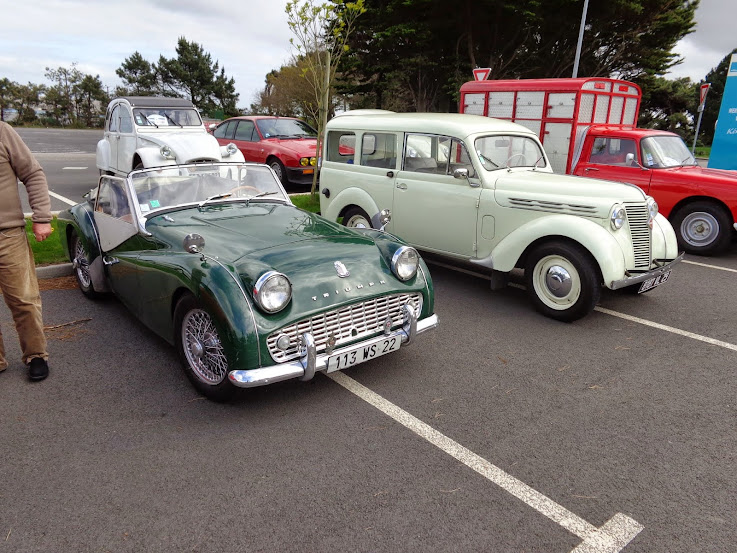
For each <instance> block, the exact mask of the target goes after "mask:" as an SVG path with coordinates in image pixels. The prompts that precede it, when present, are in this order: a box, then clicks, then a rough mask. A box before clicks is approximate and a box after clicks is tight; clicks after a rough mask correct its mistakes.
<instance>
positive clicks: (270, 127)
mask: <svg viewBox="0 0 737 553" xmlns="http://www.w3.org/2000/svg"><path fill="white" fill-rule="evenodd" d="M212 134H213V136H215V138H217V140H218V142H219V143H220V144H229V143H230V142H233V143H234V144H235V145H236V146H237V147H238V149H239V150H240V151H241V152H242V153H243V156H244V157H245V158H246V161H255V162H258V163H266V164H267V165H269V166H270V167H271V168H272V169H273V171H274V173H276V176H277V177H279V179H280V180H281V181H282V183H283V184H284V185H287V184H289V183H293V184H310V183H312V178H313V175H314V173H315V170H316V166H317V156H316V154H315V151H316V149H317V131H316V130H315V129H313V128H312V127H310V126H309V125H308V124H307V123H305V122H304V121H301V120H299V119H295V118H293V117H274V116H267V115H249V116H243V117H231V118H230V119H226V120H225V121H223V122H222V123H220V124H219V125H218V126H217V127H215V129H213V130H212Z"/></svg>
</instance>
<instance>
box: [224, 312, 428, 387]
mask: <svg viewBox="0 0 737 553" xmlns="http://www.w3.org/2000/svg"><path fill="white" fill-rule="evenodd" d="M405 308H406V310H407V311H406V312H405V315H406V316H405V321H406V322H405V323H404V324H403V325H402V328H398V329H396V330H394V331H392V332H390V333H389V334H382V335H381V336H378V337H375V338H371V339H369V340H364V341H363V342H358V343H355V344H351V345H350V346H346V347H344V348H341V349H336V350H335V351H333V352H332V353H330V354H326V353H325V354H320V355H317V353H316V350H315V349H316V348H315V340H314V339H313V337H312V335H311V334H310V333H309V332H306V333H304V334H303V335H302V342H303V349H304V354H303V355H302V357H301V358H299V359H296V360H294V361H289V362H288V363H282V364H280V365H272V366H271V367H263V368H260V369H251V370H247V371H230V372H229V373H228V378H229V379H230V382H231V384H233V385H235V386H238V387H239V388H255V387H256V386H265V385H266V384H273V383H274V382H280V381H282V380H289V379H290V378H299V379H301V380H310V379H312V377H314V376H315V373H316V372H317V371H324V370H326V369H327V366H328V358H330V357H332V356H334V355H340V354H341V353H344V352H345V351H347V350H351V349H353V348H355V347H357V346H370V345H371V344H374V343H376V342H380V341H382V340H384V339H386V338H390V337H392V336H399V337H400V338H401V340H402V344H403V345H408V344H411V343H412V341H413V340H414V339H415V336H417V335H418V334H420V333H422V332H425V331H427V330H432V329H433V328H435V327H436V326H438V316H437V315H430V316H429V317H425V318H424V319H422V320H421V321H418V320H417V313H415V311H414V309H412V308H411V307H409V306H405Z"/></svg>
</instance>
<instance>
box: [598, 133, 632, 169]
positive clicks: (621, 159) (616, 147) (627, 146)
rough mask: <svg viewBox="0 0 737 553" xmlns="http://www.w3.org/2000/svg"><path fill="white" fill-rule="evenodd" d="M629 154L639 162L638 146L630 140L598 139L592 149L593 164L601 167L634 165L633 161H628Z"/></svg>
mask: <svg viewBox="0 0 737 553" xmlns="http://www.w3.org/2000/svg"><path fill="white" fill-rule="evenodd" d="M627 154H632V155H633V156H634V158H632V159H633V160H634V161H637V153H636V145H635V141H634V140H630V139H628V138H604V137H597V138H596V139H595V140H594V145H593V147H592V148H591V158H590V161H591V163H598V164H600V165H619V166H625V165H634V162H633V161H630V162H628V161H627Z"/></svg>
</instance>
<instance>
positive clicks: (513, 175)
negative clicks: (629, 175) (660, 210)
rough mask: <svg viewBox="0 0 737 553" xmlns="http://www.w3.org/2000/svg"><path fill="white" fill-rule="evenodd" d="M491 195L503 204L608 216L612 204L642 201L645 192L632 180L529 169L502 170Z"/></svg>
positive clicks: (539, 209)
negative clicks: (613, 179) (608, 179)
mask: <svg viewBox="0 0 737 553" xmlns="http://www.w3.org/2000/svg"><path fill="white" fill-rule="evenodd" d="M503 173H504V174H503V175H502V176H500V177H499V178H497V180H496V182H495V187H494V188H495V189H494V197H495V198H496V200H497V202H499V203H500V204H501V205H504V206H506V207H516V208H528V209H535V210H538V211H551V212H555V213H568V214H572V215H589V216H593V217H608V216H609V211H610V209H611V207H612V205H614V204H616V203H620V202H643V201H645V198H646V196H645V193H644V192H643V191H642V190H641V189H640V188H638V187H637V186H634V185H632V184H625V183H621V182H613V181H605V180H599V179H587V178H584V177H576V176H572V175H557V174H554V173H545V172H538V171H530V170H517V171H514V170H513V171H511V172H507V171H503Z"/></svg>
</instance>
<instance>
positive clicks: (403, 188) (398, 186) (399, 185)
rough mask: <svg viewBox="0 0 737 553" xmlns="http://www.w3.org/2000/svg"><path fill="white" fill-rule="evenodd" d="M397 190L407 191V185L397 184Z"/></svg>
mask: <svg viewBox="0 0 737 553" xmlns="http://www.w3.org/2000/svg"><path fill="white" fill-rule="evenodd" d="M397 188H399V189H400V190H407V185H406V184H404V183H403V182H400V183H399V184H397Z"/></svg>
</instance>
